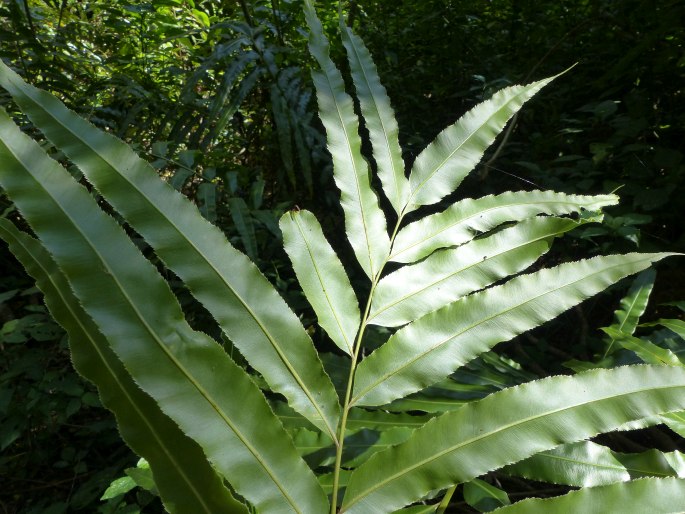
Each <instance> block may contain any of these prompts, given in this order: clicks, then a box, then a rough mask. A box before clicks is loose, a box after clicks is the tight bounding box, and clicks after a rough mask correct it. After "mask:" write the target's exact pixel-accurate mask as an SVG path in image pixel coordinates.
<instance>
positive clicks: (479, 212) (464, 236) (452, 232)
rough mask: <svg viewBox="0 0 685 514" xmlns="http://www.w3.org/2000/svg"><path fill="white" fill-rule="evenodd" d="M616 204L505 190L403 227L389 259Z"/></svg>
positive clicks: (605, 198)
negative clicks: (540, 217) (512, 224)
mask: <svg viewBox="0 0 685 514" xmlns="http://www.w3.org/2000/svg"><path fill="white" fill-rule="evenodd" d="M616 203H618V197H617V196H615V195H598V196H582V195H567V194H565V193H555V192H553V191H515V192H512V191H508V192H506V193H502V194H500V195H489V196H484V197H482V198H478V199H477V200H473V199H470V198H468V199H466V200H461V201H459V202H457V203H455V204H453V205H452V206H450V207H448V208H447V209H446V210H444V211H442V212H440V213H437V214H432V215H429V216H426V217H424V218H421V219H420V220H418V221H415V222H413V223H410V224H409V225H407V226H406V227H404V228H402V229H401V230H400V231H399V232H398V233H397V237H396V238H395V241H394V243H393V247H392V251H391V255H390V260H391V261H395V262H414V261H417V260H419V259H422V258H423V257H425V256H427V255H429V254H431V253H432V252H433V251H435V250H437V249H438V248H445V247H448V246H457V245H460V244H463V243H465V242H467V241H469V240H471V239H473V237H474V235H476V234H478V233H480V232H487V231H488V230H491V229H493V228H495V227H497V226H498V225H500V224H502V223H504V222H507V221H520V220H524V219H526V218H530V217H532V216H535V215H537V214H555V215H562V214H571V213H574V212H580V211H581V210H588V211H596V210H598V209H600V208H602V207H605V206H607V205H614V204H616Z"/></svg>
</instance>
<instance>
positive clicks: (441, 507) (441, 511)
mask: <svg viewBox="0 0 685 514" xmlns="http://www.w3.org/2000/svg"><path fill="white" fill-rule="evenodd" d="M456 490H457V484H455V485H453V486H452V487H450V488H449V489H448V490H447V492H446V493H445V496H443V497H442V501H441V502H440V505H438V510H436V511H435V514H444V513H445V511H446V510H447V507H449V505H450V500H452V495H453V494H454V491H456Z"/></svg>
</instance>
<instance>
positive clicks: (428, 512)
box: [393, 505, 438, 514]
mask: <svg viewBox="0 0 685 514" xmlns="http://www.w3.org/2000/svg"><path fill="white" fill-rule="evenodd" d="M437 510H438V506H437V505H413V506H411V507H407V508H405V509H400V510H396V511H395V512H393V514H432V513H433V512H436V511H437Z"/></svg>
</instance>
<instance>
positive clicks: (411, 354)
mask: <svg viewBox="0 0 685 514" xmlns="http://www.w3.org/2000/svg"><path fill="white" fill-rule="evenodd" d="M668 255H670V254H627V255H611V256H606V257H595V258H593V259H588V260H584V261H578V262H570V263H566V264H561V265H559V266H557V267H555V268H550V269H544V270H541V271H539V272H537V273H532V274H529V275H521V276H519V277H516V278H513V279H512V280H510V281H509V282H507V283H506V284H504V285H501V286H497V287H493V288H490V289H486V290H485V291H482V292H479V293H474V294H472V295H471V296H467V297H465V298H462V299H461V300H458V301H456V302H454V303H451V304H449V305H447V306H446V307H443V308H442V309H439V310H437V311H434V312H431V313H429V314H427V315H425V316H423V317H422V318H419V319H418V320H416V321H415V322H413V323H410V324H409V325H407V326H406V327H404V328H402V329H400V330H399V331H398V332H396V333H395V334H394V335H393V336H392V337H391V338H390V340H389V341H388V342H387V343H385V344H384V345H383V346H381V347H380V348H379V349H378V350H376V351H375V352H373V353H372V354H371V355H370V356H369V357H367V358H366V359H364V360H363V361H362V362H361V363H360V365H359V367H358V371H357V375H356V377H355V384H354V394H353V399H352V403H355V404H357V405H383V404H385V403H387V402H389V401H392V400H394V399H395V398H401V397H402V396H405V395H407V394H409V393H413V392H415V391H419V390H421V389H423V388H424V387H426V386H428V385H431V384H433V383H435V382H437V381H439V380H441V379H443V378H444V377H446V376H447V375H449V374H450V373H452V372H454V371H455V370H456V369H457V368H459V367H460V366H462V365H463V364H465V363H467V362H469V361H470V360H472V359H474V358H475V357H477V356H478V355H479V354H481V353H483V352H484V351H487V350H489V349H490V348H492V347H493V346H494V345H496V344H497V343H500V342H502V341H508V340H509V339H511V338H512V337H514V336H517V335H519V334H521V333H523V332H525V331H526V330H530V329H531V328H534V327H536V326H538V325H540V324H541V323H544V322H545V321H548V320H550V319H553V318H554V317H556V316H558V315H559V314H561V313H562V312H564V311H565V310H566V309H569V308H570V307H573V306H574V305H576V304H578V303H580V302H581V301H583V300H584V299H586V298H589V297H590V296H592V295H594V294H596V293H598V292H600V291H602V290H603V289H605V288H606V287H608V286H609V285H611V284H613V283H614V282H616V281H618V280H620V279H621V278H623V277H625V276H627V275H630V274H632V273H637V272H638V271H641V270H643V269H645V268H647V267H648V266H649V265H650V264H651V263H652V262H655V261H657V260H660V259H662V258H664V257H666V256H668Z"/></svg>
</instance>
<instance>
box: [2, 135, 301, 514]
mask: <svg viewBox="0 0 685 514" xmlns="http://www.w3.org/2000/svg"><path fill="white" fill-rule="evenodd" d="M4 146H5V148H6V149H7V150H8V151H9V152H10V153H11V154H12V155H14V158H15V159H16V160H17V162H19V163H21V164H22V166H23V167H24V169H26V170H27V171H28V173H29V175H30V176H31V177H33V179H34V182H35V183H36V184H37V185H38V187H39V188H41V189H43V191H45V193H46V194H47V195H48V197H49V198H50V199H51V200H52V201H53V203H54V204H55V205H56V206H57V208H58V209H59V210H60V211H62V213H63V214H64V215H65V216H66V217H67V218H68V219H69V220H70V221H71V223H72V225H73V226H74V228H75V230H76V231H77V232H78V233H79V234H80V235H81V237H82V238H83V240H84V241H85V242H86V244H87V245H88V246H89V247H90V248H91V250H92V251H93V253H94V254H95V255H96V256H97V258H98V259H99V260H100V263H101V264H102V266H103V271H104V273H106V274H107V275H109V276H110V277H111V278H112V280H113V281H114V283H115V285H116V286H117V288H118V289H120V290H121V292H122V295H123V296H124V298H125V299H126V300H127V302H128V303H129V305H130V307H131V309H133V311H134V314H135V315H136V316H137V317H138V319H139V321H140V322H141V323H142V325H143V327H144V328H145V330H146V331H147V332H148V333H149V334H150V336H151V337H152V339H153V340H154V341H155V342H156V343H157V346H158V347H159V348H160V349H161V350H162V352H163V353H164V354H165V355H166V356H167V358H169V360H170V361H171V362H172V363H173V364H174V366H175V367H176V368H177V369H178V370H179V371H180V372H181V373H182V374H183V375H184V376H185V377H186V379H187V380H188V382H189V383H190V384H191V385H192V386H193V387H195V389H196V390H197V391H198V392H199V393H200V395H201V396H202V397H204V398H205V400H206V401H207V403H208V404H209V405H210V406H211V407H212V409H213V410H214V411H215V412H216V413H217V414H218V415H219V417H220V418H221V419H222V420H223V421H224V423H225V424H226V425H228V427H229V428H230V429H231V431H232V432H233V433H234V434H235V435H236V436H237V437H238V439H239V440H240V441H241V442H242V443H243V445H244V446H245V447H246V448H247V449H248V451H249V452H250V453H251V454H252V455H253V456H254V458H255V460H256V461H257V462H258V463H259V464H260V465H261V467H262V468H263V469H264V471H265V472H266V474H267V475H268V476H269V478H270V479H271V480H272V482H273V483H274V484H275V485H276V487H277V488H278V490H279V491H280V492H281V494H282V496H283V497H284V498H285V499H286V500H287V501H288V503H289V504H291V505H292V506H293V508H294V509H295V511H296V512H300V511H299V509H298V508H297V503H296V502H295V501H294V499H293V498H291V497H290V495H289V494H288V493H287V492H286V491H285V490H284V489H283V488H282V486H281V484H280V483H279V482H278V480H276V478H275V476H274V475H273V474H272V473H271V470H270V468H269V467H268V466H267V465H266V463H265V461H264V460H263V457H262V455H261V454H260V453H259V452H258V451H257V450H256V449H255V448H254V447H253V446H252V445H251V444H250V443H249V442H248V441H247V439H246V438H245V436H244V435H243V434H242V432H241V431H240V430H238V429H237V427H235V426H234V425H233V423H232V422H231V420H230V419H229V418H228V417H227V416H226V415H225V414H224V412H223V410H222V409H221V408H220V407H219V406H218V404H217V403H215V402H214V401H213V400H212V399H211V397H210V396H209V394H208V393H207V391H206V390H205V389H204V388H203V387H202V386H201V385H200V384H199V383H198V382H197V381H196V380H195V379H194V377H193V376H192V375H191V374H190V373H188V371H187V370H186V368H185V367H184V366H182V365H181V363H180V362H179V361H178V360H177V359H176V357H175V356H174V355H173V354H171V353H170V352H169V350H168V349H167V348H166V345H165V344H164V342H163V341H162V340H161V339H159V337H158V336H157V334H156V332H155V331H154V330H153V329H152V327H150V325H149V324H148V323H147V320H145V318H144V317H143V315H142V314H141V312H140V311H139V310H138V307H137V306H136V305H135V304H134V303H133V302H132V300H131V298H130V297H129V295H128V293H127V291H126V289H125V288H124V287H123V286H122V284H121V283H120V282H119V279H118V277H117V276H116V275H115V274H114V273H112V269H111V268H110V266H109V265H108V263H107V261H106V260H104V259H103V257H102V255H100V252H98V251H97V250H96V249H95V247H94V246H93V245H92V243H91V241H90V239H89V238H87V237H86V236H85V234H84V233H83V231H82V230H81V227H80V226H79V225H78V223H76V222H75V221H74V220H73V218H72V217H71V216H70V214H69V213H68V212H67V211H66V210H65V209H63V208H62V205H61V204H60V203H59V202H57V201H55V200H54V199H53V197H52V195H51V194H50V192H49V190H47V189H46V188H45V187H43V185H42V184H41V183H40V181H39V180H37V179H36V177H35V176H34V175H33V173H32V172H31V169H30V168H29V167H28V166H26V164H24V162H23V160H22V159H20V158H19V156H17V155H16V154H15V153H14V152H13V151H12V149H11V148H8V147H7V146H6V145H4Z"/></svg>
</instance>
